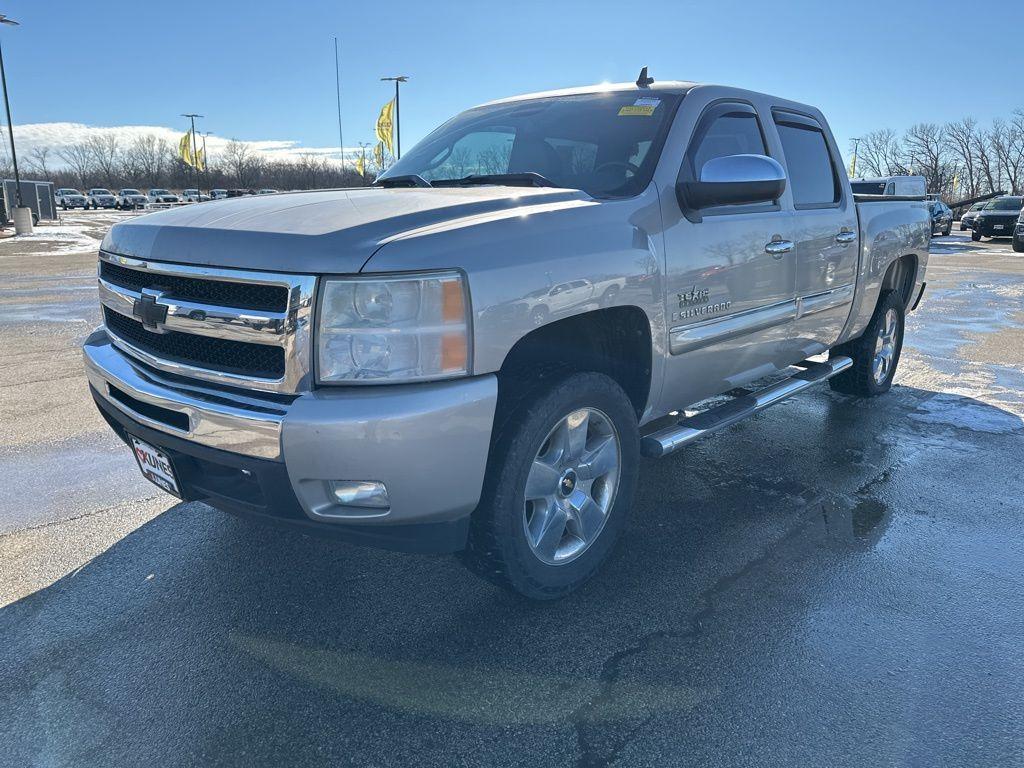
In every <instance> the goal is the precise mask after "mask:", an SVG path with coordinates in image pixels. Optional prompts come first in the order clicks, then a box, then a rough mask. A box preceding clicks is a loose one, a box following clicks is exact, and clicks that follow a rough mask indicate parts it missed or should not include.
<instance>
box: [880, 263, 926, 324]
mask: <svg viewBox="0 0 1024 768" xmlns="http://www.w3.org/2000/svg"><path fill="white" fill-rule="evenodd" d="M919 263H920V261H919V259H918V258H917V255H916V254H913V253H905V254H903V255H902V256H900V257H899V258H898V259H894V260H893V262H892V264H890V265H889V267H888V269H886V271H885V277H883V278H882V287H881V290H880V291H879V294H878V298H877V299H876V300H875V305H876V306H877V305H878V302H879V301H881V300H882V296H883V295H884V294H885V292H886V291H897V292H898V293H899V294H900V296H901V297H902V299H903V307H904V309H906V310H908V311H909V309H910V302H911V301H912V299H913V296H914V285H915V284H916V282H917V270H918V265H919Z"/></svg>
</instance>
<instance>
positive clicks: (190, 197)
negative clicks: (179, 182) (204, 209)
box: [181, 189, 210, 203]
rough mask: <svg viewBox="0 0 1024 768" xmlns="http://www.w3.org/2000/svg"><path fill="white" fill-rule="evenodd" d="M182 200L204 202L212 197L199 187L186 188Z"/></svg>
mask: <svg viewBox="0 0 1024 768" xmlns="http://www.w3.org/2000/svg"><path fill="white" fill-rule="evenodd" d="M181 199H182V202H186V203H202V202H204V201H206V200H209V199H210V196H209V195H204V194H203V193H202V192H200V191H199V190H198V189H185V190H182V192H181Z"/></svg>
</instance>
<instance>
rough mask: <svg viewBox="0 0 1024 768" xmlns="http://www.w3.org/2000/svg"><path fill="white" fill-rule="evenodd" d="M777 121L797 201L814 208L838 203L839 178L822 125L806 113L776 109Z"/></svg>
mask: <svg viewBox="0 0 1024 768" xmlns="http://www.w3.org/2000/svg"><path fill="white" fill-rule="evenodd" d="M775 125H776V127H777V128H778V130H779V140H780V141H781V142H782V151H783V153H784V154H785V155H786V167H787V169H788V171H789V184H790V188H791V189H792V192H793V204H794V205H795V206H796V207H798V208H800V207H803V208H813V207H817V206H826V205H834V204H835V203H838V202H839V199H840V197H841V192H840V186H839V178H838V176H837V175H836V172H835V166H834V165H833V163H832V156H831V154H829V150H828V142H827V141H825V134H824V132H823V131H822V129H821V126H820V125H818V123H817V122H816V121H814V120H812V119H810V118H807V117H804V116H803V115H792V114H790V113H788V112H776V113H775Z"/></svg>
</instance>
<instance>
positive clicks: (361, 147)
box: [359, 141, 370, 178]
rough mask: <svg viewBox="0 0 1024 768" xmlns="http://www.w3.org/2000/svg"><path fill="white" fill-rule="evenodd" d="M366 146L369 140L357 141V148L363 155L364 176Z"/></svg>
mask: <svg viewBox="0 0 1024 768" xmlns="http://www.w3.org/2000/svg"><path fill="white" fill-rule="evenodd" d="M368 146H370V142H368V141H360V142H359V150H360V151H361V152H362V155H363V177H364V178H365V177H366V148H367V147H368Z"/></svg>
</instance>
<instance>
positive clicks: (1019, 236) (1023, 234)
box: [1013, 209, 1024, 253]
mask: <svg viewBox="0 0 1024 768" xmlns="http://www.w3.org/2000/svg"><path fill="white" fill-rule="evenodd" d="M1013 250H1014V251H1016V252H1017V253H1024V209H1022V210H1021V212H1020V215H1019V216H1017V229H1015V230H1014V232H1013Z"/></svg>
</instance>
